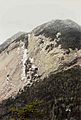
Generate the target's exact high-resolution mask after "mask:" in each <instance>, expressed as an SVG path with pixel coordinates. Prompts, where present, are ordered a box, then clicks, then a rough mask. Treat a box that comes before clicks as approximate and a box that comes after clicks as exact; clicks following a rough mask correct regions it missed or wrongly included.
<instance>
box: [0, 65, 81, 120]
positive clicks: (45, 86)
mask: <svg viewBox="0 0 81 120" xmlns="http://www.w3.org/2000/svg"><path fill="white" fill-rule="evenodd" d="M36 100H38V101H40V100H42V101H44V102H43V103H42V104H41V107H40V109H38V110H39V111H41V112H42V111H43V113H44V115H45V116H44V118H36V116H35V118H36V120H65V119H67V120H72V119H73V120H80V115H81V68H80V67H79V66H75V67H73V68H70V69H68V70H65V71H61V72H59V73H55V74H54V73H50V75H49V76H48V77H47V78H45V79H44V80H40V82H35V83H34V84H33V85H32V86H31V87H30V88H29V87H25V88H24V90H23V91H20V93H18V95H17V96H16V98H15V99H10V100H9V101H8V100H7V101H4V102H3V104H2V106H0V107H2V108H5V112H4V113H6V115H4V117H3V115H2V118H1V120H4V118H6V117H7V118H8V119H6V120H9V119H10V118H11V116H12V113H9V110H10V109H11V108H13V107H15V108H16V109H17V110H21V109H22V110H23V109H24V108H25V107H26V108H28V106H31V104H32V103H33V101H36ZM33 107H34V106H33ZM36 109H37V108H36ZM68 109H70V111H69V110H68ZM41 112H40V113H41ZM7 113H9V114H7ZM35 115H36V114H35ZM30 118H31V117H30ZM30 120H35V119H34V118H31V119H30Z"/></svg>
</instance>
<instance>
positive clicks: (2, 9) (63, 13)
mask: <svg viewBox="0 0 81 120" xmlns="http://www.w3.org/2000/svg"><path fill="white" fill-rule="evenodd" d="M52 19H72V20H74V21H75V22H77V23H78V24H80V25H81V0H0V43H2V42H3V41H4V40H6V39H7V38H9V37H11V36H12V35H14V34H15V33H17V32H19V31H26V32H29V31H31V30H32V29H33V28H34V27H36V26H37V25H40V24H42V23H44V22H47V21H50V20H52Z"/></svg>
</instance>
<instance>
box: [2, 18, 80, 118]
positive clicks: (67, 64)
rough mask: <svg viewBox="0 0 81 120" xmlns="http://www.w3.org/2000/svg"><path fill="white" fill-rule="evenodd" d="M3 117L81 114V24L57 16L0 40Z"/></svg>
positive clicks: (72, 116)
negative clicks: (3, 40) (0, 43)
mask: <svg viewBox="0 0 81 120" xmlns="http://www.w3.org/2000/svg"><path fill="white" fill-rule="evenodd" d="M0 101H1V104H0V111H1V112H0V119H1V120H11V119H12V120H13V119H14V120H27V119H30V120H80V117H81V116H80V115H81V26H79V25H78V24H77V23H75V22H74V21H71V20H68V19H67V20H52V21H50V22H48V23H44V24H42V25H40V26H38V27H36V28H35V29H34V30H32V31H31V32H30V33H25V32H19V33H17V34H16V35H15V36H13V37H12V38H10V39H8V40H7V41H5V42H4V43H3V44H2V45H0Z"/></svg>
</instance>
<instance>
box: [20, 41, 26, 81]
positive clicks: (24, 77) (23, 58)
mask: <svg viewBox="0 0 81 120" xmlns="http://www.w3.org/2000/svg"><path fill="white" fill-rule="evenodd" d="M22 55H23V56H22V74H21V80H26V75H25V62H26V60H27V49H26V48H25V43H24V42H23V45H22Z"/></svg>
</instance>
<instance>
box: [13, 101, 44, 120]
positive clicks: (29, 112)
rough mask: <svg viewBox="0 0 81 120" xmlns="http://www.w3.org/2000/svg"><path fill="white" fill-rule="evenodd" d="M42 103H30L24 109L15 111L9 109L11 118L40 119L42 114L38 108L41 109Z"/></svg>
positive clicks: (15, 109) (14, 109)
mask: <svg viewBox="0 0 81 120" xmlns="http://www.w3.org/2000/svg"><path fill="white" fill-rule="evenodd" d="M41 104H42V102H41V101H35V102H32V103H31V104H29V105H26V106H25V107H23V108H21V109H17V108H14V107H13V108H11V112H12V118H14V119H15V120H16V119H20V120H22V119H23V120H25V119H28V120H29V119H31V118H32V119H35V118H39V119H42V118H43V117H44V112H42V111H41V109H40V107H41Z"/></svg>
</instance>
